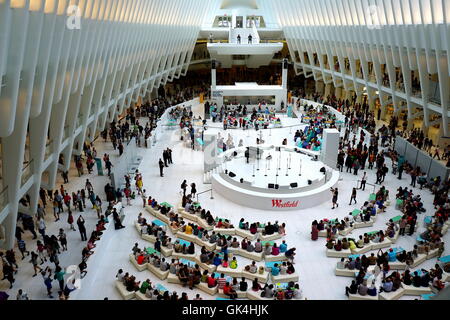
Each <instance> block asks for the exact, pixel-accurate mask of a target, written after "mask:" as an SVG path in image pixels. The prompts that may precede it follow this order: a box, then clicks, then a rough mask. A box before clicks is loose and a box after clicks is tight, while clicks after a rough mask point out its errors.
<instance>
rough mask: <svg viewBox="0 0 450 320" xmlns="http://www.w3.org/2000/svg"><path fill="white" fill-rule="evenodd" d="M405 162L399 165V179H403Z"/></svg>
mask: <svg viewBox="0 0 450 320" xmlns="http://www.w3.org/2000/svg"><path fill="white" fill-rule="evenodd" d="M403 169H404V168H403V163H402V164H401V165H399V166H398V180H402V174H403Z"/></svg>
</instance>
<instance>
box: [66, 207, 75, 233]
mask: <svg viewBox="0 0 450 320" xmlns="http://www.w3.org/2000/svg"><path fill="white" fill-rule="evenodd" d="M67 223H68V224H69V225H70V230H72V231H77V230H76V229H75V227H74V226H73V215H72V211H70V210H69V213H68V216H67Z"/></svg>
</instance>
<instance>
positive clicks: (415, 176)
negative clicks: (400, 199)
mask: <svg viewBox="0 0 450 320" xmlns="http://www.w3.org/2000/svg"><path fill="white" fill-rule="evenodd" d="M416 180H417V173H416V170H411V186H412V187H414V188H415V187H416Z"/></svg>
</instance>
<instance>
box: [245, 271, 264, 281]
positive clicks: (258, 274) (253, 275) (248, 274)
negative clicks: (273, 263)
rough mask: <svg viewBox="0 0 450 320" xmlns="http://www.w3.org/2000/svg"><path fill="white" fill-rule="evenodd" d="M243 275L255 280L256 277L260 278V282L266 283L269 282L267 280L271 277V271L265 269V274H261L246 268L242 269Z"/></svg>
mask: <svg viewBox="0 0 450 320" xmlns="http://www.w3.org/2000/svg"><path fill="white" fill-rule="evenodd" d="M242 276H243V277H245V278H246V279H248V280H251V281H253V280H255V278H256V279H258V281H259V282H262V283H264V284H265V283H267V281H268V279H269V273H268V272H267V271H266V270H264V273H263V274H260V273H258V272H256V273H250V272H248V271H245V270H244V271H242Z"/></svg>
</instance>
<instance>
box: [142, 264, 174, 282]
mask: <svg viewBox="0 0 450 320" xmlns="http://www.w3.org/2000/svg"><path fill="white" fill-rule="evenodd" d="M147 269H148V270H149V271H150V272H151V273H153V274H154V275H155V276H156V277H157V278H159V279H161V280H165V279H167V277H168V276H169V270H167V271H161V269H160V268H156V267H155V266H154V265H152V264H150V263H148V264H147Z"/></svg>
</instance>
